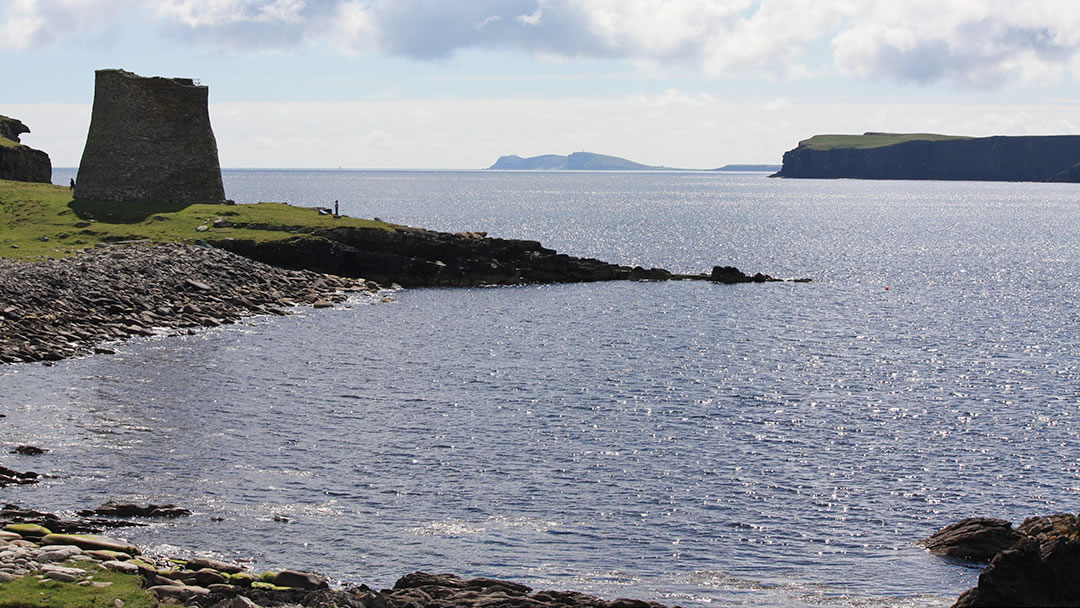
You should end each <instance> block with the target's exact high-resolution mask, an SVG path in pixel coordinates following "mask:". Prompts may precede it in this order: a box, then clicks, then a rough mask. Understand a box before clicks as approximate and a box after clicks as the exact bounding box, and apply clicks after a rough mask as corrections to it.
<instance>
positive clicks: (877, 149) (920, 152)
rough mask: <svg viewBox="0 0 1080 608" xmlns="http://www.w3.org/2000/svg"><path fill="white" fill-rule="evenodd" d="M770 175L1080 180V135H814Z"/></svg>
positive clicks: (786, 155) (790, 152) (1028, 180)
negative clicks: (777, 170)
mask: <svg viewBox="0 0 1080 608" xmlns="http://www.w3.org/2000/svg"><path fill="white" fill-rule="evenodd" d="M775 177H802V178H856V179H925V180H973V181H1018V182H1019V181H1027V182H1080V135H1047V136H1023V137H1002V136H996V137H963V136H956V135H938V134H934V133H864V134H863V135H815V136H814V137H811V138H809V139H804V140H803V141H800V142H799V146H798V147H797V148H795V149H793V150H788V151H787V152H785V153H784V164H783V167H781V169H780V171H779V172H777V173H776V174H775Z"/></svg>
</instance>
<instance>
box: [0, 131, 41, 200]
mask: <svg viewBox="0 0 1080 608" xmlns="http://www.w3.org/2000/svg"><path fill="white" fill-rule="evenodd" d="M29 132H30V129H29V128H27V126H26V125H24V124H23V123H22V121H20V120H16V119H14V118H8V117H7V116H0V139H6V140H8V142H9V144H14V145H0V179H10V180H15V181H19V182H37V183H42V184H48V183H50V182H52V160H50V159H49V155H48V154H46V153H45V152H42V151H41V150H35V149H34V148H31V147H30V146H25V145H23V144H22V143H20V142H19V136H20V135H22V134H23V133H29Z"/></svg>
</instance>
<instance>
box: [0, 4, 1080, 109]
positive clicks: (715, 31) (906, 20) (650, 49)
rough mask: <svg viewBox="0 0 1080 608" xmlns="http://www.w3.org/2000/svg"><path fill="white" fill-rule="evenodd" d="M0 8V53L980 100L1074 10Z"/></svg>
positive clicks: (1062, 51) (1023, 76)
mask: <svg viewBox="0 0 1080 608" xmlns="http://www.w3.org/2000/svg"><path fill="white" fill-rule="evenodd" d="M2 1H3V0H0V2H2ZM147 6H148V5H146V4H145V3H141V2H138V1H137V0H7V5H6V7H5V8H4V10H2V11H0V49H9V50H19V49H30V48H35V47H38V46H41V45H45V44H49V43H54V42H57V41H60V40H62V39H64V37H65V34H67V33H70V32H104V31H106V29H108V31H109V32H110V33H111V32H112V31H113V29H114V24H116V23H120V24H121V25H122V24H128V25H138V26H140V27H146V26H150V27H156V28H158V29H159V30H160V31H163V32H165V33H167V34H169V35H171V36H173V37H175V38H177V39H179V40H182V41H186V42H188V43H190V44H193V45H196V46H197V47H199V48H202V49H205V50H212V51H218V52H233V53H245V52H256V51H259V50H263V49H279V48H290V47H296V46H299V45H315V44H323V43H325V42H326V41H331V42H335V43H337V44H338V45H339V48H340V49H342V51H343V52H354V53H355V52H360V53H370V52H376V53H385V54H391V55H397V56H403V57H410V58H416V59H432V58H441V57H446V56H448V55H451V54H453V53H455V52H457V51H459V50H463V49H475V48H480V49H484V48H492V49H505V50H514V51H520V52H523V53H529V54H532V55H534V56H538V57H559V58H562V59H577V58H618V59H627V60H630V61H634V62H639V63H641V64H643V65H652V66H655V65H666V64H679V65H680V66H692V67H697V68H698V69H700V70H701V72H702V73H704V74H706V75H710V76H727V75H732V74H764V75H769V76H773V77H781V78H784V77H801V76H808V75H814V74H816V73H817V72H819V71H822V70H827V71H838V72H840V73H843V74H848V75H851V76H854V77H858V78H867V79H889V80H897V81H902V82H914V83H934V82H950V83H954V84H956V85H959V86H964V87H967V86H975V87H983V88H990V87H996V86H1001V85H1003V84H1007V83H1013V82H1016V83H1028V82H1052V81H1055V80H1058V79H1061V78H1062V77H1066V76H1069V77H1074V78H1075V77H1076V76H1077V75H1078V73H1077V71H1078V69H1080V67H1078V66H1080V3H1077V2H1075V1H1074V0H904V1H901V2H898V1H896V0H456V1H455V2H441V1H432V0H164V1H163V2H161V3H158V4H156V5H150V6H156V7H157V8H156V9H152V10H151V9H149V8H147Z"/></svg>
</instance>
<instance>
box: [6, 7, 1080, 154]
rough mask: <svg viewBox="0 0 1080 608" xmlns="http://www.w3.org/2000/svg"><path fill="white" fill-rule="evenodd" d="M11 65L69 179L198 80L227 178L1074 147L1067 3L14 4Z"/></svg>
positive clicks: (14, 96) (39, 130)
mask: <svg viewBox="0 0 1080 608" xmlns="http://www.w3.org/2000/svg"><path fill="white" fill-rule="evenodd" d="M0 52H2V53H3V57H4V69H3V80H4V83H3V85H2V87H0V114H6V115H9V116H14V117H17V118H20V119H22V120H23V121H24V122H25V123H26V124H27V125H28V126H29V127H30V129H31V130H32V133H31V134H29V135H26V136H24V138H23V141H24V143H27V144H29V145H31V146H34V147H37V148H40V149H44V150H46V151H47V152H49V153H50V155H51V156H52V158H53V163H54V165H56V166H75V165H77V164H78V161H79V157H80V155H81V153H82V145H83V142H84V139H85V136H86V130H87V128H88V126H89V116H90V104H91V101H92V99H93V81H94V76H93V73H94V70H96V69H101V68H124V69H127V70H130V71H133V72H136V73H139V74H142V75H146V76H179V77H193V78H199V79H201V80H202V82H203V83H204V84H206V85H208V86H209V87H210V114H211V121H212V122H213V125H214V129H215V133H216V135H217V139H218V146H219V151H220V156H221V161H222V165H223V166H226V167H357V168H448V169H449V168H454V169H469V168H481V167H485V166H487V165H490V164H491V163H493V162H494V161H495V159H496V158H497V157H498V156H500V155H502V154H510V153H515V154H519V155H521V156H531V155H537V154H548V153H557V154H566V153H570V152H574V151H579V150H588V151H592V152H600V153H605V154H615V155H619V156H624V157H627V158H630V159H632V160H635V161H638V162H643V163H647V164H655V165H666V166H674V167H687V168H712V167H717V166H721V165H724V164H727V163H744V162H745V163H779V162H780V159H781V157H782V155H783V152H784V151H785V150H787V149H790V148H792V147H794V146H795V145H796V143H797V142H798V140H800V139H804V138H806V137H809V136H810V135H813V134H815V133H824V132H831V133H837V132H839V133H859V132H864V131H927V132H944V133H955V134H964V135H993V134H1005V135H1021V134H1057V133H1077V132H1078V130H1077V129H1078V127H1080V114H1078V113H1077V111H1076V110H1077V109H1078V106H1080V87H1078V74H1080V3H1078V2H1074V1H1072V0H1069V1H1055V0H1041V1H1023V0H1020V1H1017V0H1012V1H1009V2H1005V1H998V0H934V1H926V0H816V1H808V0H785V1H770V0H763V1H754V0H452V1H451V0H162V1H159V2H138V1H134V0H0Z"/></svg>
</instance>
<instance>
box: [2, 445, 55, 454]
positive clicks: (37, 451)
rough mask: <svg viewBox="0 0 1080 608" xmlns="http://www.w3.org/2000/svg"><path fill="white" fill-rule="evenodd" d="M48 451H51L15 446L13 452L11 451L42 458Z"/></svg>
mask: <svg viewBox="0 0 1080 608" xmlns="http://www.w3.org/2000/svg"><path fill="white" fill-rule="evenodd" d="M48 451H49V450H46V449H43V448H39V447H37V446H33V445H18V446H15V448H14V449H13V450H11V453H12V454H22V455H23V456H40V455H41V454H44V453H46V452H48Z"/></svg>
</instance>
